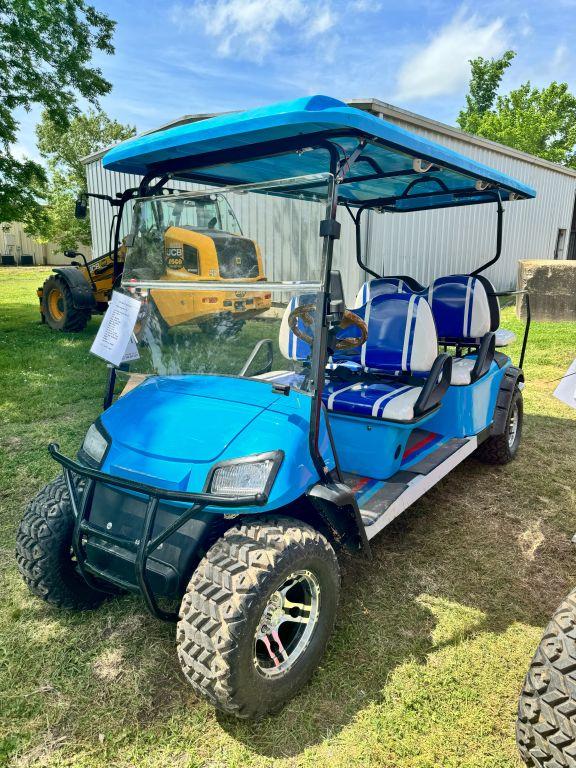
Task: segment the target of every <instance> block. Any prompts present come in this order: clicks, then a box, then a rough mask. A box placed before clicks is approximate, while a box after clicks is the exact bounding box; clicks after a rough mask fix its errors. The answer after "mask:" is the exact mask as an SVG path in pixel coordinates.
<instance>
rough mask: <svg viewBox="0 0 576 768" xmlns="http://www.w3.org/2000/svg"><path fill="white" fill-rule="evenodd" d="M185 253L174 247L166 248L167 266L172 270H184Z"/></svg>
mask: <svg viewBox="0 0 576 768" xmlns="http://www.w3.org/2000/svg"><path fill="white" fill-rule="evenodd" d="M183 256H184V252H183V250H182V248H178V247H176V246H172V247H170V248H166V265H167V266H168V267H169V268H170V269H182V266H183V264H184V258H183Z"/></svg>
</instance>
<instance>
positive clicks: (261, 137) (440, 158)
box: [102, 96, 536, 211]
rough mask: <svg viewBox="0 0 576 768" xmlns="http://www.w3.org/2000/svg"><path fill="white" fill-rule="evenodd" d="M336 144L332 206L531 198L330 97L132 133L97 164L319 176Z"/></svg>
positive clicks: (287, 192) (492, 173) (231, 179)
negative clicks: (337, 178) (338, 178)
mask: <svg viewBox="0 0 576 768" xmlns="http://www.w3.org/2000/svg"><path fill="white" fill-rule="evenodd" d="M334 150H336V152H337V153H338V155H339V159H340V165H339V169H340V170H341V171H345V172H346V173H345V175H344V178H343V182H342V183H341V184H340V187H339V191H338V197H339V202H340V203H345V204H348V205H350V206H353V207H358V206H363V207H374V208H382V209H384V210H390V211H417V210H427V209H431V208H446V207H453V206H457V205H470V204H475V203H484V202H494V201H495V200H496V199H497V196H498V195H499V196H500V198H501V200H515V199H526V198H531V197H534V196H535V194H536V193H535V191H534V190H533V189H531V188H530V187H528V186H526V185H524V184H522V183H521V182H519V181H516V180H515V179H513V178H511V177H510V176H506V175H505V174H503V173H500V172H499V171H496V170H494V169H492V168H489V167H488V166H486V165H482V164H481V163H477V162H475V161H474V160H472V159H470V158H468V157H466V156H465V155H461V154H459V153H457V152H453V151H451V150H450V149H447V148H446V147H443V146H441V145H440V144H436V143H435V142H433V141H429V140H428V139H426V138H424V137H422V136H418V135H416V134H413V133H410V132H409V131H406V130H404V129H402V128H399V127H398V126H396V125H393V124H392V123H388V122H386V121H385V120H381V119H379V118H377V117H375V116H374V115H371V114H368V113H366V112H363V111H362V110H359V109H356V108H355V107H349V106H348V105H347V104H345V103H344V102H342V101H339V100H337V99H332V98H330V97H327V96H311V97H306V98H302V99H296V100H295V101H289V102H282V103H279V104H273V105H271V106H268V107H262V108H260V109H253V110H248V111H246V112H239V113H233V114H227V115H221V116H219V117H214V118H211V119H209V120H202V121H200V122H197V123H190V124H185V125H179V126H176V127H174V128H170V129H168V130H165V131H160V132H157V133H152V134H147V135H145V136H141V137H139V138H135V139H129V140H128V141H125V142H122V143H121V144H118V145H117V146H116V147H114V148H113V149H111V150H109V151H108V152H107V153H106V155H105V156H104V158H103V160H102V163H103V165H104V167H105V168H107V169H108V170H111V171H121V172H124V173H134V174H140V175H142V176H149V177H159V176H163V175H164V174H169V175H170V176H171V177H172V178H174V179H180V180H185V181H194V182H199V183H202V184H216V185H219V186H229V185H237V184H250V183H255V182H266V181H272V180H275V179H288V178H292V177H302V176H306V175H312V174H322V173H324V174H325V173H326V172H327V171H328V170H329V168H330V155H329V151H332V152H333V153H334ZM326 183H327V182H326V180H325V179H323V180H316V181H311V182H309V183H304V184H302V182H301V181H300V182H296V181H295V184H294V186H293V187H292V188H290V187H289V186H286V185H283V186H282V187H281V188H279V190H278V194H279V195H282V196H288V197H299V198H311V197H314V196H316V195H318V194H321V193H322V192H323V189H322V187H323V186H324V187H325V186H326Z"/></svg>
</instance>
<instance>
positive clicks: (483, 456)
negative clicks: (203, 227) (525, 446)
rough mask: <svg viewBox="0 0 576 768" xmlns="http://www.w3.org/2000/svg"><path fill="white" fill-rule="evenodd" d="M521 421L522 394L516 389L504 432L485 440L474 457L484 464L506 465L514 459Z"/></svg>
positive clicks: (520, 436) (522, 409)
mask: <svg viewBox="0 0 576 768" xmlns="http://www.w3.org/2000/svg"><path fill="white" fill-rule="evenodd" d="M523 421H524V405H523V402H522V392H520V390H519V389H518V387H516V388H515V389H514V392H513V393H512V398H511V399H510V405H509V406H508V414H507V416H506V428H505V430H504V432H503V433H502V434H501V435H492V436H491V437H489V438H488V439H487V440H485V441H484V442H483V443H482V444H481V445H480V446H479V447H478V449H477V450H476V457H477V458H478V459H479V460H480V461H483V462H484V463H485V464H508V462H509V461H512V460H513V459H515V458H516V454H517V453H518V448H519V447H520V440H521V438H522V424H523Z"/></svg>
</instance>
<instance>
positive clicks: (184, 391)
mask: <svg viewBox="0 0 576 768" xmlns="http://www.w3.org/2000/svg"><path fill="white" fill-rule="evenodd" d="M278 397H279V396H278V395H277V394H276V393H274V392H273V391H272V388H271V386H270V385H267V384H264V383H259V382H254V381H249V380H246V379H237V378H231V377H230V378H229V377H224V376H190V375H189V376H170V377H150V378H148V379H146V380H145V381H144V382H143V383H142V384H140V386H138V387H136V388H135V389H133V390H132V391H131V392H129V393H128V394H127V395H125V396H124V397H121V398H120V399H119V400H117V401H116V403H114V405H113V406H112V407H111V408H109V409H108V410H107V411H105V412H104V413H103V414H102V417H101V421H102V424H103V425H104V427H105V428H106V430H107V431H108V433H109V434H110V437H111V438H112V449H111V450H110V452H109V455H108V457H107V461H106V464H107V465H108V467H109V469H107V470H106V471H110V472H112V473H113V474H115V473H116V471H118V472H119V474H126V473H125V472H123V471H122V470H123V469H127V470H130V469H136V467H135V463H137V464H138V467H139V468H141V467H143V466H144V465H148V467H149V469H151V466H150V465H152V464H154V463H155V462H158V460H160V462H161V463H162V460H167V461H170V462H172V463H175V462H185V463H186V464H187V465H189V464H190V463H191V462H194V463H197V462H202V463H213V462H214V461H215V460H216V459H218V457H219V456H220V455H221V454H222V453H223V452H224V451H225V450H226V449H227V448H228V446H229V445H230V443H231V442H232V441H233V440H234V439H235V438H236V437H237V436H238V435H239V434H240V432H242V430H244V429H245V428H246V427H247V426H248V425H249V424H250V423H251V422H252V421H253V420H254V419H255V418H256V417H257V416H258V415H259V414H260V413H262V411H264V410H266V409H267V408H269V407H270V406H271V405H272V404H273V403H274V402H275V401H276V400H278ZM135 453H136V454H138V456H137V457H136V456H134V454H135ZM115 470H116V471H115ZM154 474H156V473H154ZM130 476H132V472H130Z"/></svg>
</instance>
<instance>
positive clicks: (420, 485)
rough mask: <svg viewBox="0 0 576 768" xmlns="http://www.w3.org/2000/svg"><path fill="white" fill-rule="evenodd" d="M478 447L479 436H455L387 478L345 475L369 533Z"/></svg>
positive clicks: (389, 521)
mask: <svg viewBox="0 0 576 768" xmlns="http://www.w3.org/2000/svg"><path fill="white" fill-rule="evenodd" d="M477 447H478V438H477V437H475V436H474V437H468V438H464V439H458V438H453V439H452V440H447V441H446V442H445V443H442V444H441V445H439V446H438V448H437V449H436V450H435V451H433V452H431V453H430V454H429V455H428V456H426V457H425V458H424V459H422V460H421V461H419V462H417V463H416V464H413V465H412V466H411V467H410V468H409V469H408V470H399V471H398V472H396V474H395V475H393V476H392V477H390V478H389V479H388V480H373V479H371V478H365V477H359V476H358V475H347V476H345V481H346V483H347V484H348V485H349V486H350V487H351V489H352V490H353V491H354V494H355V496H356V499H357V501H358V506H359V508H360V514H361V516H362V522H363V523H364V527H365V529H366V536H367V537H368V539H372V538H373V537H374V536H376V534H377V533H380V531H381V530H382V529H383V528H385V527H386V526H387V525H388V524H389V523H391V522H392V520H394V518H395V517H398V515H399V514H400V513H402V512H404V510H405V509H407V508H408V507H409V506H410V505H411V504H413V503H414V502H415V501H417V500H418V499H419V498H420V497H421V496H423V495H424V494H425V493H426V491H429V490H430V488H432V487H433V486H435V485H436V483H438V482H439V481H440V480H442V478H443V477H445V476H446V475H447V474H448V473H449V472H451V471H452V470H453V469H454V468H455V467H457V466H458V464H460V463H461V462H462V461H464V459H465V458H467V457H468V456H470V454H471V453H473V452H474V451H475V450H476V448H477Z"/></svg>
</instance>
